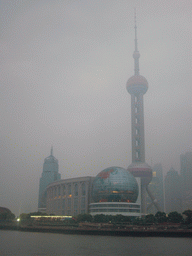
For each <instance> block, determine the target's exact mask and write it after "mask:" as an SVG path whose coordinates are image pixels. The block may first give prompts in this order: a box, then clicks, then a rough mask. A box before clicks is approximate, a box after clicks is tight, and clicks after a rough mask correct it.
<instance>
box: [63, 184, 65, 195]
mask: <svg viewBox="0 0 192 256" xmlns="http://www.w3.org/2000/svg"><path fill="white" fill-rule="evenodd" d="M64 195H65V185H63V196H64Z"/></svg>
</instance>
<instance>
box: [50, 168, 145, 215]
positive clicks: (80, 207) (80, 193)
mask: <svg viewBox="0 0 192 256" xmlns="http://www.w3.org/2000/svg"><path fill="white" fill-rule="evenodd" d="M140 191H141V188H140V178H135V177H134V176H133V175H132V174H131V173H130V172H129V171H127V170H126V169H123V168H120V167H109V168H107V169H105V170H103V171H102V172H100V173H99V174H98V175H97V176H96V177H90V176H86V177H78V178H71V179H64V180H58V181H55V182H52V183H51V184H49V185H48V186H47V190H46V194H47V203H46V206H47V209H46V212H47V213H48V214H55V215H65V216H76V215H78V214H84V213H90V214H91V215H96V214H108V215H116V214H122V215H126V216H130V217H140V216H141V193H140Z"/></svg>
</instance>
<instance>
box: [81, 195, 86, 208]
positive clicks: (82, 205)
mask: <svg viewBox="0 0 192 256" xmlns="http://www.w3.org/2000/svg"><path fill="white" fill-rule="evenodd" d="M81 209H85V197H82V198H81Z"/></svg>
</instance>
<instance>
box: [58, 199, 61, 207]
mask: <svg viewBox="0 0 192 256" xmlns="http://www.w3.org/2000/svg"><path fill="white" fill-rule="evenodd" d="M57 207H58V209H60V207H61V205H60V199H59V200H57Z"/></svg>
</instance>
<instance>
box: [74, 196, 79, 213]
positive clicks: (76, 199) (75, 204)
mask: <svg viewBox="0 0 192 256" xmlns="http://www.w3.org/2000/svg"><path fill="white" fill-rule="evenodd" d="M77 209H78V198H74V210H77Z"/></svg>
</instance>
